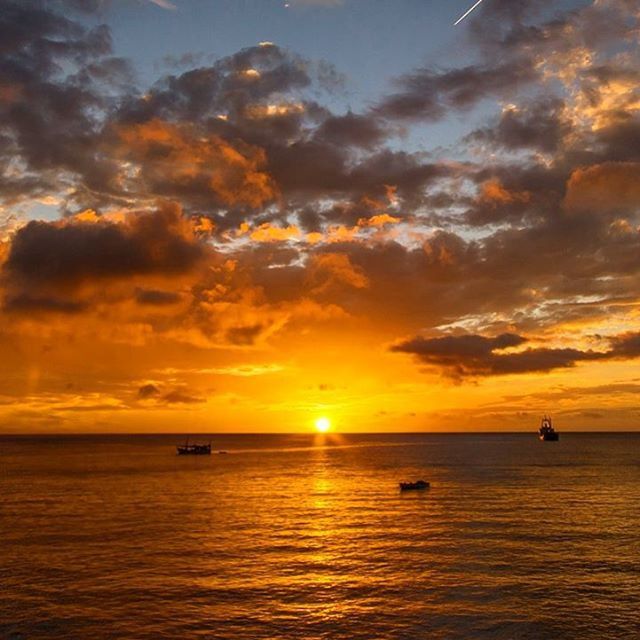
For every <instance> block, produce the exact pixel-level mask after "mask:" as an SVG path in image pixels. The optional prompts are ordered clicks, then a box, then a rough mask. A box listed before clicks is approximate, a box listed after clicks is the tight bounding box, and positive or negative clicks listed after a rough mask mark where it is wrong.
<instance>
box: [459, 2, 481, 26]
mask: <svg viewBox="0 0 640 640" xmlns="http://www.w3.org/2000/svg"><path fill="white" fill-rule="evenodd" d="M481 2H482V0H478V2H476V3H475V4H474V5H473V7H471V9H469V11H467V12H466V13H465V14H464V15H462V16H461V17H460V18H458V19H457V20H456V21H455V22H454V23H453V26H454V27H455V26H456V25H457V24H459V23H460V22H462V21H463V20H464V19H465V18H466V17H467V16H468V15H469V14H470V13H471V12H472V11H473V10H474V9H475V8H476V7H477V6H478V5H479V4H480V3H481Z"/></svg>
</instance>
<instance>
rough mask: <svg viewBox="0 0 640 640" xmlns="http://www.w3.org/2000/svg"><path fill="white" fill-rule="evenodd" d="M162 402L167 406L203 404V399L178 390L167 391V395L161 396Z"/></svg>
mask: <svg viewBox="0 0 640 640" xmlns="http://www.w3.org/2000/svg"><path fill="white" fill-rule="evenodd" d="M162 400H163V401H164V402H167V403H168V404H198V403H200V402H205V399H204V398H200V397H198V396H194V395H191V394H190V393H188V392H186V391H183V390H180V389H174V390H173V391H169V393H166V394H164V395H163V396H162Z"/></svg>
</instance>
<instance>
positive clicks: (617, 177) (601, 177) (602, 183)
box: [564, 162, 640, 213]
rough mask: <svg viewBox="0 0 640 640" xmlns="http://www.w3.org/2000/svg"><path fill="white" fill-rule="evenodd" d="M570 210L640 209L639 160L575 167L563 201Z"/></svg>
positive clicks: (614, 210)
mask: <svg viewBox="0 0 640 640" xmlns="http://www.w3.org/2000/svg"><path fill="white" fill-rule="evenodd" d="M564 204H565V207H566V208H567V209H568V210H569V211H593V212H596V213H598V212H604V213H612V212H617V211H622V212H624V211H630V210H635V211H639V210H640V163H639V162H606V163H603V164H598V165H593V166H591V167H586V168H580V169H576V170H575V171H574V172H573V173H572V174H571V177H570V178H569V181H568V183H567V193H566V196H565V200H564Z"/></svg>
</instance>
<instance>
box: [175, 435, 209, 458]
mask: <svg viewBox="0 0 640 640" xmlns="http://www.w3.org/2000/svg"><path fill="white" fill-rule="evenodd" d="M176 451H177V452H178V455H179V456H210V455H211V443H209V444H195V443H194V444H189V438H187V441H186V442H185V443H184V444H182V445H178V446H177V447H176Z"/></svg>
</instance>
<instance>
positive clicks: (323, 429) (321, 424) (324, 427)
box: [316, 418, 331, 433]
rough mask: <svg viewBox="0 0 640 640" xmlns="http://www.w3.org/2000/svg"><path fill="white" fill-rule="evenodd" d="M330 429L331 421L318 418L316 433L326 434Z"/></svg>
mask: <svg viewBox="0 0 640 640" xmlns="http://www.w3.org/2000/svg"><path fill="white" fill-rule="evenodd" d="M329 429H331V421H330V420H329V418H318V419H317V420H316V431H319V432H320V433H327V431H329Z"/></svg>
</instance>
